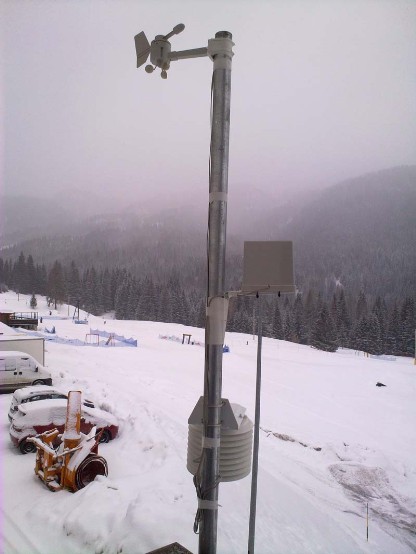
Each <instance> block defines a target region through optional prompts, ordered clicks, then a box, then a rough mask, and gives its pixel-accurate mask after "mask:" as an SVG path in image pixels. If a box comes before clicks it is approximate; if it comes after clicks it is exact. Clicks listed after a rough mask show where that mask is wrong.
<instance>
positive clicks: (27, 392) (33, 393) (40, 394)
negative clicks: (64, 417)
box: [8, 385, 94, 422]
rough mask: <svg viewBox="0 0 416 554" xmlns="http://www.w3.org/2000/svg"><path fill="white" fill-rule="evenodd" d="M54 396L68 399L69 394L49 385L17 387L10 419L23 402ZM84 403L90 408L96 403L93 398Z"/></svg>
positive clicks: (52, 397)
mask: <svg viewBox="0 0 416 554" xmlns="http://www.w3.org/2000/svg"><path fill="white" fill-rule="evenodd" d="M54 398H61V399H63V400H66V399H67V398H68V395H66V394H64V393H63V392H61V391H59V390H57V389H55V388H54V387H50V386H48V385H35V386H32V387H25V388H23V389H17V390H16V391H15V392H14V394H13V396H12V401H11V404H10V409H9V413H8V417H9V421H10V422H11V421H12V419H13V417H14V416H15V415H16V413H17V410H18V408H19V406H20V405H21V404H26V403H27V402H37V401H38V400H51V399H54ZM83 404H84V406H88V407H89V408H94V403H93V402H91V400H83Z"/></svg>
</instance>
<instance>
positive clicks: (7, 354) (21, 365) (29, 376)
mask: <svg viewBox="0 0 416 554" xmlns="http://www.w3.org/2000/svg"><path fill="white" fill-rule="evenodd" d="M27 385H52V377H51V374H50V373H49V371H46V369H45V368H44V367H43V366H42V365H41V364H40V363H39V362H38V361H37V360H35V358H33V356H30V355H29V354H26V353H25V352H17V351H7V350H6V351H4V350H2V351H0V390H2V391H14V390H16V389H18V388H20V387H25V386H27Z"/></svg>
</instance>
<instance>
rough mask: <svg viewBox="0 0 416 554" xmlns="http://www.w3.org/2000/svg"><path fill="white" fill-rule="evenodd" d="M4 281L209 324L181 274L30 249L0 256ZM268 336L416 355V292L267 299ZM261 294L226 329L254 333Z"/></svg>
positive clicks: (93, 306)
mask: <svg viewBox="0 0 416 554" xmlns="http://www.w3.org/2000/svg"><path fill="white" fill-rule="evenodd" d="M0 283H1V287H2V289H3V290H5V289H6V288H9V289H12V290H14V291H16V292H20V293H25V294H32V295H33V296H32V302H33V297H34V300H36V294H38V295H44V296H46V297H47V299H48V303H49V304H50V305H51V306H56V305H57V304H58V303H59V304H61V303H68V304H71V305H73V306H79V308H81V309H83V310H85V311H86V312H88V313H91V314H94V315H103V314H108V313H109V312H114V315H115V317H116V318H117V319H129V320H143V321H162V322H172V323H182V324H184V325H190V326H195V327H204V326H205V304H206V300H205V296H204V291H203V290H201V288H193V287H191V286H189V285H185V284H184V283H183V282H182V280H181V277H180V275H179V273H178V272H176V271H172V272H171V273H170V274H169V275H167V276H166V278H165V279H164V280H159V281H156V280H154V278H152V277H151V276H146V277H144V278H137V277H136V276H135V275H132V273H130V272H129V271H127V270H126V269H117V268H116V269H108V268H104V269H100V270H96V269H95V268H94V266H90V267H88V268H85V269H83V270H82V271H81V270H80V269H79V268H78V267H77V265H76V263H75V262H74V261H72V262H71V263H70V264H69V265H68V266H66V265H63V264H62V263H61V262H60V261H58V260H56V261H55V262H54V263H53V264H52V265H51V266H50V267H46V266H45V264H38V263H36V261H35V260H34V259H33V257H32V256H31V255H30V254H29V255H27V256H25V254H24V253H23V252H21V253H20V255H19V257H18V259H17V260H10V259H6V260H5V259H3V258H0ZM263 302H264V304H263V335H264V336H266V337H272V338H276V339H283V340H287V341H290V342H295V343H300V344H307V345H310V346H312V347H314V348H318V349H320V350H326V351H329V352H334V351H336V350H337V349H338V348H352V349H355V350H357V351H363V352H366V353H368V354H373V355H381V354H388V355H399V356H414V346H415V342H414V341H415V336H414V333H415V327H416V311H415V302H414V298H413V297H412V296H407V297H405V298H403V299H397V300H394V299H393V300H390V301H389V302H388V303H387V302H386V301H385V299H384V298H382V297H381V296H377V297H376V298H375V299H372V298H371V297H369V296H368V295H367V294H366V292H365V291H360V292H359V293H358V294H357V295H354V296H348V295H346V294H345V292H344V289H343V287H342V286H339V287H335V289H334V291H333V293H332V296H331V297H329V298H327V297H324V296H323V295H322V293H321V292H320V291H318V290H314V289H312V288H309V289H308V290H306V291H305V292H298V293H296V294H294V295H282V296H281V297H278V296H269V297H264V299H263ZM255 303H256V299H255V298H254V297H252V296H242V297H237V298H235V299H232V300H231V301H230V309H229V314H228V323H227V330H228V331H233V332H240V333H248V334H255V333H257V329H256V321H257V320H256V305H255Z"/></svg>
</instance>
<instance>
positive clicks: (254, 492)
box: [248, 295, 262, 554]
mask: <svg viewBox="0 0 416 554" xmlns="http://www.w3.org/2000/svg"><path fill="white" fill-rule="evenodd" d="M261 308H262V306H261V295H259V296H258V297H257V321H258V323H257V327H258V329H257V330H258V339H257V377H256V408H255V418H254V443H253V468H252V471H251V498H250V523H249V530H248V554H254V537H255V533H256V502H257V474H258V468H259V430H260V390H261V345H262V313H261V311H262V310H261Z"/></svg>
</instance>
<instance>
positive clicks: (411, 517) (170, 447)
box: [0, 292, 416, 554]
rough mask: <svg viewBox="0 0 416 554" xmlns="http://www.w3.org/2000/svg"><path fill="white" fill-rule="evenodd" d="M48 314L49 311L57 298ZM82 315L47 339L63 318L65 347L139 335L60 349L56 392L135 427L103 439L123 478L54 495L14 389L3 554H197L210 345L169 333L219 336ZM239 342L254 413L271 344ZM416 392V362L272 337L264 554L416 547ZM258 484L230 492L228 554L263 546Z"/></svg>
mask: <svg viewBox="0 0 416 554" xmlns="http://www.w3.org/2000/svg"><path fill="white" fill-rule="evenodd" d="M1 309H6V310H16V311H27V310H30V308H29V297H28V296H24V295H20V299H19V301H18V299H17V295H16V294H15V293H13V292H8V293H3V294H0V310H1ZM37 310H38V311H39V313H40V315H42V314H43V315H44V316H47V315H48V314H49V308H47V306H46V303H45V300H44V299H43V298H41V299H39V298H38V308H37ZM72 313H73V308H72V309H71V310H70V315H72ZM67 314H68V311H67V306H66V305H64V306H61V307H60V308H59V309H58V311H56V312H55V311H53V314H52V317H55V318H56V319H53V320H52V321H50V320H48V319H46V318H45V319H44V320H43V323H42V324H41V325H40V327H39V330H42V328H44V327H48V328H50V327H51V326H52V323H53V325H54V326H55V330H56V335H57V336H58V337H59V338H60V339H65V340H68V341H70V340H74V339H79V340H80V341H84V340H85V334H86V333H87V332H89V328H90V327H91V328H94V329H97V328H98V329H105V330H106V331H108V332H111V333H116V334H118V335H123V336H125V337H133V338H135V339H137V341H138V347H137V348H134V347H121V346H117V342H116V343H115V345H114V346H104V345H103V343H104V342H105V341H104V339H103V341H102V343H101V345H100V346H99V347H97V346H92V345H87V346H79V345H75V344H71V343H70V342H65V340H60V341H57V342H54V341H48V342H47V343H46V350H47V352H46V355H45V358H46V366H47V368H48V370H49V371H50V372H51V373H52V377H53V382H54V385H55V386H57V387H58V388H60V389H62V390H63V391H64V392H67V391H68V390H71V389H73V390H82V391H84V393H85V396H86V397H87V398H90V399H91V400H93V401H94V402H95V403H96V405H98V406H99V407H101V408H103V409H105V410H108V411H110V412H111V413H113V414H114V415H115V416H116V417H117V418H118V419H119V422H120V434H119V437H118V438H117V439H116V440H114V441H112V442H110V443H108V444H104V445H100V454H101V455H103V456H104V457H105V458H106V459H107V461H108V465H109V476H108V478H102V477H100V478H97V479H96V480H95V481H94V482H93V483H91V484H90V485H89V486H87V487H86V488H85V489H83V490H81V491H79V492H77V493H75V494H72V493H70V492H67V491H60V492H56V493H51V492H50V491H49V490H47V489H46V487H44V485H43V484H42V483H41V482H40V480H38V479H37V477H36V476H35V475H34V471H33V470H34V456H33V455H26V456H23V455H21V454H20V453H19V452H18V450H17V449H15V448H14V447H13V445H12V444H11V442H10V439H9V435H8V420H7V411H8V408H9V405H10V398H11V395H10V394H2V395H0V408H1V419H0V428H1V434H0V440H1V450H2V453H3V456H2V458H1V464H2V467H1V471H2V507H1V510H2V511H1V516H0V517H1V521H2V530H1V532H2V539H1V540H2V541H3V544H1V543H0V548H1V551H2V552H4V553H5V554H9V553H10V554H12V553H15V552H18V553H19V554H31V553H42V554H98V553H102V554H117V553H121V552H122V553H123V554H138V553H146V552H149V551H151V550H153V549H156V548H158V547H161V546H163V545H166V544H169V543H172V542H174V541H177V542H180V543H181V544H183V545H184V546H185V547H187V548H188V549H189V550H191V551H192V552H194V553H195V554H196V552H197V551H198V537H197V536H196V535H194V533H193V530H192V526H193V521H194V517H195V512H196V507H197V502H196V494H195V490H194V487H193V483H192V476H191V475H190V474H189V473H188V471H187V469H186V449H187V432H188V430H187V419H188V417H189V415H190V413H191V412H192V410H193V407H194V405H195V404H196V402H197V400H198V398H199V396H200V395H201V394H202V388H203V364H204V348H203V347H202V346H199V345H196V344H194V345H192V344H189V345H188V344H181V342H175V341H174V340H164V339H161V338H159V337H160V335H164V336H171V337H172V336H176V337H180V338H181V337H182V333H191V334H192V340H194V341H199V342H203V341H204V331H203V330H202V329H195V328H190V327H184V326H181V325H176V324H166V323H154V322H137V321H116V320H111V319H108V318H107V319H104V318H102V317H93V316H89V318H88V319H89V325H88V326H87V325H75V324H74V323H73V322H72V320H71V319H65V318H66V317H67ZM104 321H106V323H104ZM46 336H47V334H45V337H46ZM226 343H227V345H229V347H230V352H229V353H227V354H224V362H223V397H224V398H228V399H229V400H230V401H231V402H237V403H239V404H241V405H243V406H245V407H246V408H247V415H248V416H249V417H251V418H252V419H253V418H254V395H255V372H256V354H257V341H256V340H253V337H252V336H251V335H242V334H237V333H227V334H226ZM378 381H381V382H383V383H384V384H386V385H387V386H386V387H376V386H375V385H376V383H377V382H378ZM415 397H416V366H414V365H413V360H412V359H410V358H397V359H396V360H390V361H389V360H383V359H374V358H367V357H365V356H363V355H362V354H361V355H358V354H357V353H355V352H353V351H349V350H340V351H338V352H336V353H334V354H330V353H325V352H320V351H317V350H314V349H311V348H309V347H307V346H301V345H296V344H292V343H288V342H284V341H277V340H272V339H263V372H262V405H261V429H262V430H261V432H260V454H259V478H258V502H257V526H256V542H255V546H256V553H258V554H268V553H270V554H291V553H294V554H297V553H299V554H301V553H302V554H304V553H311V554H312V553H313V554H318V553H322V554H324V553H325V554H328V553H333V554H350V553H351V554H361V553H363V554H364V553H370V552H371V553H372V554H375V553H380V554H407V553H410V552H416V424H415V423H416V401H415ZM250 484H251V483H250V476H249V477H246V478H245V479H243V480H241V481H237V482H234V483H223V484H221V485H220V490H219V503H220V505H221V507H220V509H219V520H218V521H219V524H218V553H219V554H241V553H242V552H246V551H247V538H248V518H249V504H250ZM367 502H368V504H369V540H368V542H367V540H366V504H367Z"/></svg>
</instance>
